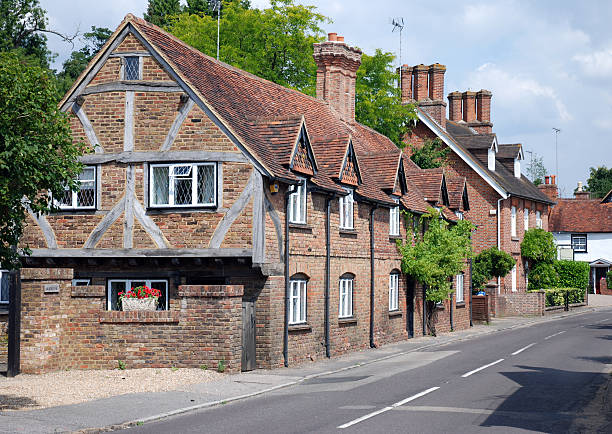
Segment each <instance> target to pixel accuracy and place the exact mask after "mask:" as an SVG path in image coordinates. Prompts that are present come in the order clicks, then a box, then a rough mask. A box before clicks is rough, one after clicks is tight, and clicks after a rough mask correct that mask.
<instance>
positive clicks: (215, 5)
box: [208, 0, 221, 60]
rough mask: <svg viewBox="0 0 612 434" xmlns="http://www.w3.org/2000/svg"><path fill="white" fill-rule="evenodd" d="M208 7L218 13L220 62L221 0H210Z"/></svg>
mask: <svg viewBox="0 0 612 434" xmlns="http://www.w3.org/2000/svg"><path fill="white" fill-rule="evenodd" d="M208 7H209V8H210V9H212V11H213V12H217V60H219V27H220V25H221V19H220V18H221V0H208Z"/></svg>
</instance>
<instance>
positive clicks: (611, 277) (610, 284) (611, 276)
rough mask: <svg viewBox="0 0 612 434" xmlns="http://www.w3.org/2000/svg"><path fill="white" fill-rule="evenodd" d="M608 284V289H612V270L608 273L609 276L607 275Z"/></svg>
mask: <svg viewBox="0 0 612 434" xmlns="http://www.w3.org/2000/svg"><path fill="white" fill-rule="evenodd" d="M606 283H607V284H608V288H610V289H612V270H610V271H608V274H606Z"/></svg>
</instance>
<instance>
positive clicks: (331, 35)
mask: <svg viewBox="0 0 612 434" xmlns="http://www.w3.org/2000/svg"><path fill="white" fill-rule="evenodd" d="M337 39H338V34H337V33H328V34H327V40H328V41H331V42H335V41H336V40H337Z"/></svg>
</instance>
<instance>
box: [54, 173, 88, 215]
mask: <svg viewBox="0 0 612 434" xmlns="http://www.w3.org/2000/svg"><path fill="white" fill-rule="evenodd" d="M78 181H79V184H80V185H79V189H78V190H77V191H72V190H70V188H69V187H65V188H64V194H63V195H62V196H61V197H59V198H57V200H56V202H57V205H58V206H59V207H60V208H61V209H94V208H95V207H96V167H95V166H86V167H85V168H83V171H82V172H81V174H80V175H79V180H78Z"/></svg>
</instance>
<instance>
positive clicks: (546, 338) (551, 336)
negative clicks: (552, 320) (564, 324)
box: [544, 330, 567, 341]
mask: <svg viewBox="0 0 612 434" xmlns="http://www.w3.org/2000/svg"><path fill="white" fill-rule="evenodd" d="M566 331H567V330H563V331H561V332H559V333H555V334H554V335H550V336H546V337H545V338H544V340H545V341H547V340H548V339H550V338H554V337H555V336H559V335H561V334H563V333H565V332H566Z"/></svg>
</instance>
